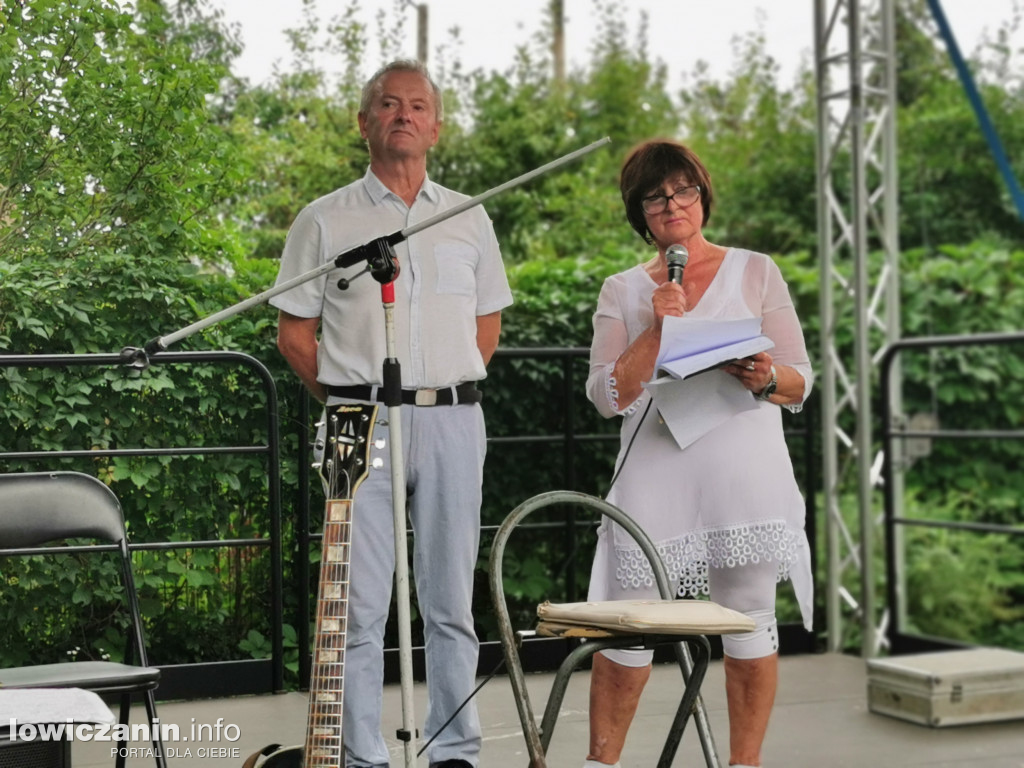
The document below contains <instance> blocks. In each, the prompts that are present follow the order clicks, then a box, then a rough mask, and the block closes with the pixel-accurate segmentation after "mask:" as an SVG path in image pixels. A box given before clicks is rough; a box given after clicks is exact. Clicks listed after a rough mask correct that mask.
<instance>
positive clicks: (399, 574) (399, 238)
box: [120, 137, 611, 768]
mask: <svg viewBox="0 0 1024 768" xmlns="http://www.w3.org/2000/svg"><path fill="white" fill-rule="evenodd" d="M610 142H611V139H610V138H608V137H605V138H603V139H600V140H598V141H595V142H593V143H591V144H588V145H587V146H585V147H582V148H580V149H577V150H576V151H574V152H570V153H569V154H567V155H564V156H562V157H560V158H558V159H557V160H553V161H551V162H550V163H547V164H545V165H542V166H540V167H539V168H535V169H534V170H532V171H528V172H527V173H524V174H522V175H521V176H517V177H516V178H514V179H512V180H511V181H507V182H505V183H504V184H500V185H498V186H497V187H494V188H493V189H489V190H487V191H486V192H483V193H481V194H479V195H477V196H476V197H473V198H470V199H469V200H465V201H464V202H462V203H459V204H458V205H454V206H452V207H451V208H449V209H447V210H445V211H442V212H441V213H439V214H437V215H435V216H432V217H430V218H429V219H425V220H423V221H421V222H419V223H418V224H414V225H412V226H410V227H407V228H406V229H403V230H400V231H398V232H395V233H392V234H390V235H385V236H384V237H379V238H377V239H376V240H372V241H370V242H369V243H366V244H365V245H361V246H357V247H356V248H353V249H352V250H350V251H346V252H345V253H342V254H340V255H338V256H336V257H335V258H334V260H333V261H329V262H327V263H326V264H323V265H321V266H319V267H317V268H316V269H312V270H310V271H309V272H306V273H304V274H301V275H299V276H298V277H294V278H292V279H291V280H287V281H285V282H283V283H281V284H280V285H276V286H274V287H273V288H270V289H269V290H266V291H263V292H262V293H259V294H256V295H255V296H252V297H250V298H248V299H245V300H244V301H240V302H239V303H237V304H234V305H232V306H230V307H227V308H226V309H223V310H221V311H220V312H215V313H214V314H212V315H210V316H208V317H206V318H203V319H202V320H199V321H197V322H195V323H192V324H191V325H189V326H186V327H185V328H182V329H181V330H179V331H176V332H174V333H171V334H168V335H167V336H160V337H157V338H154V339H151V340H149V341H148V342H146V344H145V346H144V347H142V348H139V347H124V348H123V349H122V350H121V353H120V358H121V361H122V362H123V363H124V364H125V365H129V366H131V367H135V368H145V367H147V366H148V365H149V358H150V356H151V355H154V354H157V353H159V352H163V351H166V349H167V348H168V347H169V346H170V345H171V344H174V343H176V342H178V341H180V340H182V339H184V338H187V337H188V336H191V335H193V334H195V333H197V332H198V331H201V330H203V329H204V328H208V327H210V326H211V325H215V324H216V323H219V322H221V321H222V320H226V319H228V318H229V317H233V316H234V315H237V314H240V313H242V312H245V311H247V310H249V309H251V308H253V307H255V306H258V305H260V304H264V303H266V302H267V301H268V300H270V299H271V298H273V297H274V296H277V295H278V294H280V293H284V292H285V291H289V290H291V289H292V288H295V287H296V286H298V285H301V284H303V283H305V282H307V281H309V280H313V279H314V278H317V277H319V276H320V275H323V274H326V273H327V272H330V271H331V270H333V269H338V268H342V267H351V266H355V265H356V264H358V263H360V262H362V261H365V262H367V267H366V269H364V270H363V271H361V272H359V273H358V274H356V275H355V277H353V278H352V280H354V279H356V278H357V277H361V276H362V275H365V274H366V273H367V272H369V273H370V274H371V275H372V276H373V277H374V279H376V280H377V281H378V282H379V283H381V302H382V303H383V305H384V332H385V344H386V354H387V358H386V359H385V361H384V366H383V387H382V389H383V393H384V404H385V405H386V406H387V414H388V416H387V418H388V425H389V429H390V433H391V446H390V455H391V497H392V508H393V514H394V526H395V593H396V594H395V599H396V602H397V608H398V617H397V618H398V658H399V672H400V678H401V692H402V728H401V729H400V730H399V731H398V734H397V736H398V738H399V740H401V741H402V742H403V753H404V757H405V766H406V768H413V766H415V765H416V751H415V745H414V741H415V734H416V718H415V713H414V710H413V695H412V694H413V672H412V621H411V609H410V595H409V560H408V549H407V548H408V542H407V540H406V539H407V528H406V524H405V504H406V495H405V465H404V459H403V457H402V419H401V413H402V381H401V370H400V364H399V362H398V357H397V353H396V349H395V321H394V307H395V284H394V280H395V278H396V277H397V276H398V269H397V266H396V263H395V253H394V246H395V245H396V244H398V243H401V242H404V241H405V240H406V239H408V238H409V237H411V236H412V235H414V234H416V233H417V232H421V231H423V230H424V229H427V228H428V227H432V226H434V225H435V224H440V223H441V222H442V221H445V220H447V219H450V218H451V217H452V216H456V215H457V214H460V213H462V212H463V211H466V210H469V209H470V208H473V207H474V206H477V205H480V204H481V203H483V202H484V201H486V200H489V199H490V198H492V197H494V196H495V195H498V194H500V193H502V192H505V191H506V190H509V189H512V188H513V187H516V186H519V185H520V184H524V183H525V182H527V181H530V180H531V179H533V178H536V177H537V176H540V175H541V174H543V173H547V172H548V171H551V170H554V169H555V168H558V167H560V166H562V165H565V164H566V163H569V162H571V161H573V160H575V159H576V158H578V157H581V156H583V155H585V154H588V153H589V152H593V151H594V150H595V149H598V148H599V147H602V146H604V145H605V144H608V143H610ZM343 280H344V278H343ZM347 282H351V280H348V281H347ZM339 287H342V288H344V287H345V284H343V283H339Z"/></svg>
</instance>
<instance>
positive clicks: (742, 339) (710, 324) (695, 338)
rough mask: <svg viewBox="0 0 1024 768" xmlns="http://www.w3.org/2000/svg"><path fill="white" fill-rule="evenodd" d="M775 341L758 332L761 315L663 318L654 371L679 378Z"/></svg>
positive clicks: (754, 351)
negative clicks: (721, 318) (729, 317)
mask: <svg viewBox="0 0 1024 768" xmlns="http://www.w3.org/2000/svg"><path fill="white" fill-rule="evenodd" d="M774 346H775V344H774V342H772V340H771V339H769V338H768V337H767V336H763V335H762V334H761V318H760V317H746V318H738V319H734V320H699V319H693V318H689V317H666V318H665V321H664V323H663V325H662V329H661V347H660V348H659V350H658V358H657V360H656V362H655V370H659V371H666V372H668V373H670V374H671V375H673V376H675V377H676V378H678V379H683V378H686V377H687V376H692V375H693V374H696V373H702V372H703V371H706V370H709V369H712V368H715V367H717V366H719V365H722V364H724V363H726V362H728V361H730V360H736V359H738V358H741V357H747V356H748V355H754V354H757V353H758V352H764V351H765V350H766V349H771V348H772V347H774Z"/></svg>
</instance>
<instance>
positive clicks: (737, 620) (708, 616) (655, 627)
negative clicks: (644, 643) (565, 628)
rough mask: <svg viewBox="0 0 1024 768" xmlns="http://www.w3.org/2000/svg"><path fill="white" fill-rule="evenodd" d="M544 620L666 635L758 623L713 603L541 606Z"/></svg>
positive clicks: (737, 628)
mask: <svg viewBox="0 0 1024 768" xmlns="http://www.w3.org/2000/svg"><path fill="white" fill-rule="evenodd" d="M537 616H539V617H540V618H541V620H543V621H551V622H557V623H559V624H574V625H577V626H588V627H602V628H605V629H610V630H613V631H618V632H623V631H630V630H632V631H634V632H645V633H649V634H664V635H727V634H731V633H734V632H751V631H753V629H754V620H753V619H751V618H750V617H749V616H744V615H743V614H742V613H739V612H738V611H734V610H732V609H730V608H725V607H723V606H721V605H719V604H718V603H713V602H711V601H710V600H609V601H606V602H600V603H550V602H547V601H545V602H543V603H541V604H540V605H539V606H537Z"/></svg>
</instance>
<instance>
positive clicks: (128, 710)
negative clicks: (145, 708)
mask: <svg viewBox="0 0 1024 768" xmlns="http://www.w3.org/2000/svg"><path fill="white" fill-rule="evenodd" d="M131 717H132V695H131V694H130V693H122V694H121V707H120V709H119V710H118V723H120V724H121V725H123V726H124V731H125V732H126V733H129V732H130V730H131V722H132V721H131ZM127 759H128V740H127V739H126V738H122V739H118V740H117V760H115V761H114V765H115V766H116V768H124V763H125V760H127Z"/></svg>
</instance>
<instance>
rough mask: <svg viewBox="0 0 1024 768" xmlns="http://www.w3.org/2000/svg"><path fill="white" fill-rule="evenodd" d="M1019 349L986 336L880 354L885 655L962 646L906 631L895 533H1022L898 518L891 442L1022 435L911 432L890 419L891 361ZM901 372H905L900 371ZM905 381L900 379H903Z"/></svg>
mask: <svg viewBox="0 0 1024 768" xmlns="http://www.w3.org/2000/svg"><path fill="white" fill-rule="evenodd" d="M1014 344H1016V345H1021V344H1024V332H1014V333H989V334H976V335H968V336H932V337H920V338H913V339H903V340H901V341H898V342H895V343H893V344H891V345H890V346H889V347H887V348H886V350H885V352H884V354H883V356H882V360H881V368H880V371H881V381H880V389H881V396H882V402H881V419H882V440H883V446H882V447H883V454H884V461H883V465H882V476H883V480H884V505H885V509H884V525H885V553H886V557H885V561H886V562H885V569H886V599H887V602H888V607H887V613H888V632H887V637H888V639H889V644H890V651H891V652H892V653H894V654H901V653H911V652H915V651H926V650H936V649H941V648H950V647H957V646H962V645H963V644H964V643H963V642H960V641H957V640H955V639H952V638H943V637H935V636H932V635H925V634H922V633H915V632H911V631H908V630H907V627H906V624H907V622H906V620H905V619H906V616H905V607H906V606H905V603H906V598H907V595H906V594H905V591H904V588H903V585H904V576H905V560H904V552H903V548H902V537H901V536H900V533H901V531H902V530H903V529H907V528H913V527H917V528H935V529H947V530H958V531H970V532H974V533H995V534H1000V535H1005V536H1022V535H1024V527H1021V526H1010V525H1001V524H995V523H984V522H969V521H955V520H936V519H926V518H920V517H917V518H911V517H907V516H905V515H903V514H901V511H902V498H899V497H898V496H897V494H898V493H899V490H900V489H902V483H901V482H899V477H900V475H899V474H898V473H903V472H904V471H905V469H906V467H897V466H896V464H897V461H898V460H899V459H897V457H898V456H901V455H903V452H902V451H899V450H894V448H895V445H896V443H897V441H909V440H1022V439H1024V429H1015V428H1002V429H970V430H963V429H959V430H952V429H940V428H937V427H936V428H929V429H920V428H912V427H911V426H909V425H908V424H907V423H904V420H903V419H902V418H897V417H896V416H895V415H894V414H893V412H892V411H893V407H892V391H891V387H892V384H891V376H892V374H893V370H894V367H895V366H896V362H897V358H898V357H899V356H900V355H901V354H903V353H904V352H907V351H909V350H936V349H942V348H951V347H983V346H992V345H997V346H1009V345H1014ZM904 370H905V369H904ZM904 377H905V374H904Z"/></svg>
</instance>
